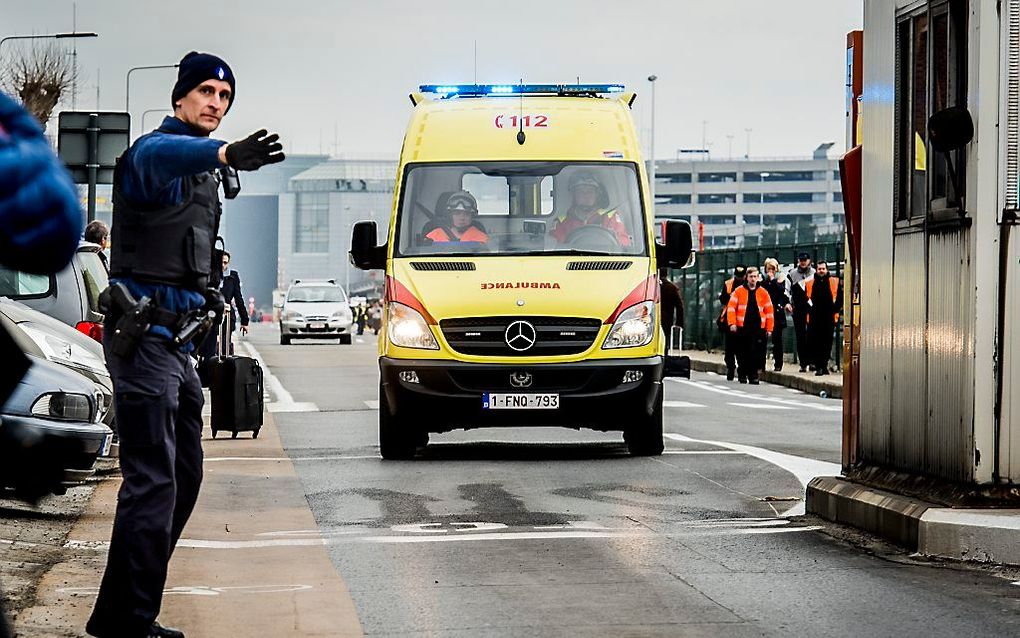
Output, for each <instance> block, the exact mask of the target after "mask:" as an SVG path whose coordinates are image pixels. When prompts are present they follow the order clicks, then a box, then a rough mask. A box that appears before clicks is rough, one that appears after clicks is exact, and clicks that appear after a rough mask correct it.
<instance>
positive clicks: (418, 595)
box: [249, 326, 1020, 638]
mask: <svg viewBox="0 0 1020 638" xmlns="http://www.w3.org/2000/svg"><path fill="white" fill-rule="evenodd" d="M276 339H277V335H276V331H275V328H274V327H272V326H259V327H257V329H256V330H254V331H253V332H252V334H251V336H250V339H249V343H250V344H251V345H253V346H254V347H255V348H256V349H257V351H258V353H259V354H260V356H261V357H262V359H263V360H264V363H265V364H266V365H267V368H268V370H269V372H270V373H271V374H272V375H273V378H272V379H270V382H269V389H270V393H271V395H272V402H271V403H270V406H269V407H270V409H271V410H272V411H273V412H274V413H275V418H276V421H277V423H278V426H279V430H280V435H281V438H282V441H283V444H284V448H285V450H286V452H287V454H288V456H289V457H290V458H291V459H292V460H293V461H294V465H295V467H296V468H297V472H298V476H299V478H300V480H301V484H302V486H303V489H304V491H305V495H306V498H307V500H308V503H309V505H310V507H311V510H312V513H313V515H314V518H315V522H316V524H317V525H318V530H317V532H318V534H321V535H322V536H323V537H324V538H326V539H327V549H328V551H329V554H330V558H331V560H332V561H333V564H334V566H335V567H336V569H337V570H338V572H339V574H340V575H341V577H342V578H343V579H344V581H345V583H346V586H347V587H348V589H349V590H350V592H351V595H352V597H353V599H354V602H355V605H356V607H357V612H358V616H359V617H360V620H361V624H362V627H363V629H364V631H365V633H366V634H370V635H404V634H418V633H420V634H427V635H437V636H477V635H497V636H543V635H570V636H575V635H600V636H602V635H614V636H622V635H635V636H647V635H663V636H762V635H768V636H772V635H804V636H855V637H859V636H894V635H895V636H915V635H916V636H921V635H923V636H952V637H954V638H955V637H957V636H960V635H980V636H1016V635H1020V587H1018V586H1017V585H1014V584H1011V582H1010V581H1009V580H1006V579H1003V578H1000V577H996V576H995V575H993V574H990V573H987V572H985V571H981V570H969V569H960V568H956V567H947V566H946V565H944V564H940V563H928V562H925V561H923V560H919V559H913V558H911V557H907V556H902V555H895V554H893V555H889V554H888V553H876V552H871V551H864V550H862V549H861V547H860V546H858V545H854V544H851V543H848V542H846V541H845V540H843V539H842V538H840V534H838V533H833V530H832V529H829V528H825V527H823V526H822V524H821V523H820V522H818V521H816V520H812V519H809V518H805V517H802V516H797V514H798V513H799V512H801V511H802V510H803V502H802V500H801V499H802V497H803V488H804V482H805V481H806V480H809V478H810V477H811V476H814V475H817V474H825V473H832V472H838V466H837V465H836V463H838V461H839V445H840V434H839V432H840V425H839V423H840V403H839V401H837V400H832V399H821V398H819V397H813V396H809V395H805V394H803V393H800V392H794V391H791V390H788V389H786V388H779V387H775V386H769V385H762V386H757V387H755V386H746V385H745V386H738V385H736V384H732V383H727V382H726V381H725V379H723V378H721V377H718V376H715V375H706V374H700V373H695V376H694V377H693V378H692V379H691V380H690V381H686V380H684V381H669V382H667V387H666V432H667V442H666V445H667V449H666V453H665V454H664V455H663V456H661V457H654V458H632V457H630V456H628V455H627V452H626V448H625V447H624V445H623V442H622V437H621V436H619V435H615V434H602V433H595V432H585V431H581V432H576V431H573V430H567V429H563V430H558V429H527V428H520V429H500V430H475V431H471V432H454V433H449V434H444V435H433V436H432V439H431V442H430V445H429V447H428V448H427V449H426V450H425V452H424V453H423V454H422V455H421V456H420V457H419V458H418V459H416V460H414V461H407V462H394V461H389V462H387V461H383V460H381V459H380V458H379V456H378V447H377V436H376V419H377V411H376V407H377V399H378V397H377V396H376V392H377V379H378V374H377V368H376V364H375V346H374V338H373V337H370V336H366V337H365V338H363V340H362V342H361V343H355V344H354V345H352V346H340V345H337V344H332V343H328V342H297V343H295V344H294V345H291V346H280V345H277V341H276ZM309 533H310V531H309V530H286V529H283V530H280V531H279V533H278V534H277V536H278V538H279V539H280V541H281V542H286V539H288V538H293V539H294V541H295V543H297V542H300V541H301V539H303V538H307V536H308V534H309ZM1014 580H1015V579H1014Z"/></svg>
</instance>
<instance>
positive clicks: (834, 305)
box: [803, 261, 843, 376]
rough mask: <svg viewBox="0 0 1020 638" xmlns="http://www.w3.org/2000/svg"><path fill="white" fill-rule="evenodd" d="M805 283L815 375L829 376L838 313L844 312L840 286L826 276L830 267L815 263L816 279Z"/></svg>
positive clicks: (830, 277) (836, 280)
mask: <svg viewBox="0 0 1020 638" xmlns="http://www.w3.org/2000/svg"><path fill="white" fill-rule="evenodd" d="M803 283H804V292H805V296H806V297H807V300H808V305H809V306H810V308H811V310H810V311H809V313H808V341H809V342H810V344H811V362H812V363H813V364H814V366H815V376H822V375H826V374H829V359H830V358H831V357H832V342H833V338H834V332H835V330H836V324H837V323H838V322H839V313H840V312H842V310H843V286H842V284H841V283H840V281H839V277H834V276H832V275H830V274H829V265H828V264H827V263H825V262H824V261H820V262H818V265H817V269H816V271H815V276H814V277H812V278H811V279H808V280H807V281H805V282H803Z"/></svg>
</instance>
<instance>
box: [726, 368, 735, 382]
mask: <svg viewBox="0 0 1020 638" xmlns="http://www.w3.org/2000/svg"><path fill="white" fill-rule="evenodd" d="M735 375H736V371H735V370H732V369H729V370H726V380H727V381H732V380H733V377H734V376H735Z"/></svg>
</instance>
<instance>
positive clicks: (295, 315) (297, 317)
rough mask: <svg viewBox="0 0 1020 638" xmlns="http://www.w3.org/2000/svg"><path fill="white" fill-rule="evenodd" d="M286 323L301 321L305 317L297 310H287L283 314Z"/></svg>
mask: <svg viewBox="0 0 1020 638" xmlns="http://www.w3.org/2000/svg"><path fill="white" fill-rule="evenodd" d="M283 319H284V321H301V320H303V319H304V316H303V315H302V314H301V313H300V312H298V311H296V310H287V311H285V312H284V313H283Z"/></svg>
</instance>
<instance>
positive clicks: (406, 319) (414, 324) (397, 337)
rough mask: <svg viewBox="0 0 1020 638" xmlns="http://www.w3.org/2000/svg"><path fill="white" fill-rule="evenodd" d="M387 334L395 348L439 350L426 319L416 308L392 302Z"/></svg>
mask: <svg viewBox="0 0 1020 638" xmlns="http://www.w3.org/2000/svg"><path fill="white" fill-rule="evenodd" d="M386 332H387V334H388V335H389V338H390V343H392V344H393V345H395V346H400V347H402V348H421V349H423V350H439V344H438V343H437V342H436V337H435V335H433V334H432V330H431V329H429V324H428V323H426V322H425V318H424V317H422V316H421V313H419V312H418V311H417V310H415V309H414V308H411V307H410V306H405V305H404V304H402V303H397V302H396V301H391V302H390V306H389V320H388V321H387V324H386Z"/></svg>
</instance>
